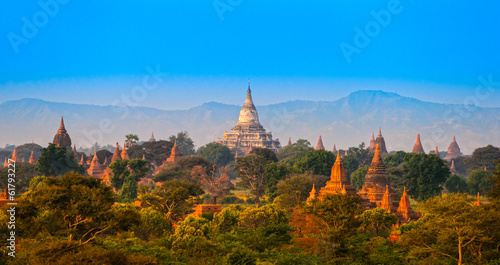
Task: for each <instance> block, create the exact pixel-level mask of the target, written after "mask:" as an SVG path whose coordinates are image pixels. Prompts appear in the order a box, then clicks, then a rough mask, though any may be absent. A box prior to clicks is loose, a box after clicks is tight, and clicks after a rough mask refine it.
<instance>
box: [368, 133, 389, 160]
mask: <svg viewBox="0 0 500 265" xmlns="http://www.w3.org/2000/svg"><path fill="white" fill-rule="evenodd" d="M372 140H373V141H374V142H373V143H374V144H373V145H372ZM372 140H370V147H369V149H370V153H375V147H376V146H377V145H378V147H379V148H380V150H379V151H380V153H381V154H387V148H386V147H385V140H384V137H383V136H382V128H381V127H379V128H378V135H377V139H375V140H374V139H373V132H372Z"/></svg>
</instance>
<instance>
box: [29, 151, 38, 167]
mask: <svg viewBox="0 0 500 265" xmlns="http://www.w3.org/2000/svg"><path fill="white" fill-rule="evenodd" d="M29 163H30V164H32V165H34V164H36V160H35V154H34V153H33V150H31V155H30V160H29Z"/></svg>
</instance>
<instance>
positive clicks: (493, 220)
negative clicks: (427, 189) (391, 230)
mask: <svg viewBox="0 0 500 265" xmlns="http://www.w3.org/2000/svg"><path fill="white" fill-rule="evenodd" d="M474 201H475V198H474V197H471V196H468V195H467V194H463V193H460V194H453V195H451V194H450V195H444V196H443V197H442V198H440V197H435V198H432V199H430V200H428V201H427V202H425V203H424V204H423V205H422V208H423V209H424V210H426V211H427V214H426V215H425V217H424V218H423V219H421V220H419V221H418V222H417V223H416V224H414V225H407V226H409V228H404V227H405V226H403V228H404V229H402V231H404V233H403V234H402V236H401V239H400V243H399V244H400V245H401V246H402V247H403V249H404V250H406V251H408V256H409V258H410V260H411V259H413V260H415V259H416V260H417V261H419V262H420V263H422V264H429V263H438V264H439V263H441V264H450V262H452V261H454V262H456V263H457V264H465V263H467V264H486V263H488V262H487V261H488V260H491V259H498V258H500V255H499V254H498V242H500V222H498V219H499V218H500V211H498V209H497V206H495V205H492V204H489V205H481V206H473V202H474Z"/></svg>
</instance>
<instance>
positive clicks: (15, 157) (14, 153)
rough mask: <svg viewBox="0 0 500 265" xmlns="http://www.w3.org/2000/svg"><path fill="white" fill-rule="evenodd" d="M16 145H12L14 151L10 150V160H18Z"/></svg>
mask: <svg viewBox="0 0 500 265" xmlns="http://www.w3.org/2000/svg"><path fill="white" fill-rule="evenodd" d="M16 149H17V147H15V146H14V151H13V152H12V156H11V158H10V159H11V160H14V162H19V161H18V160H17V152H16Z"/></svg>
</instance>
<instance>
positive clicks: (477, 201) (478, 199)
mask: <svg viewBox="0 0 500 265" xmlns="http://www.w3.org/2000/svg"><path fill="white" fill-rule="evenodd" d="M474 206H481V199H480V198H479V192H478V193H477V200H476V202H475V203H474Z"/></svg>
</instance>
